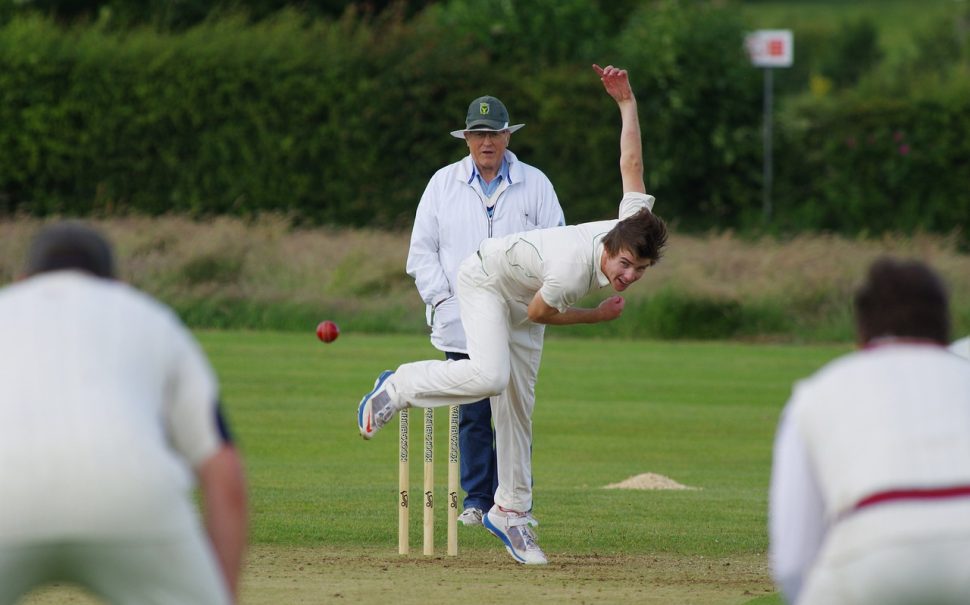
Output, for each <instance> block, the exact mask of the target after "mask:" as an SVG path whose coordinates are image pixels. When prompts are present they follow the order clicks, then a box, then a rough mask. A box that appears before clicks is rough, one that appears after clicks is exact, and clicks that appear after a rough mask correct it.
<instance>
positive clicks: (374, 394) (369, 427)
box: [357, 370, 400, 439]
mask: <svg viewBox="0 0 970 605" xmlns="http://www.w3.org/2000/svg"><path fill="white" fill-rule="evenodd" d="M392 374H394V372H393V371H392V370H384V371H383V372H381V375H380V376H378V377H377V380H375V381H374V388H373V389H371V392H370V393H367V394H366V395H364V397H363V399H361V400H360V405H358V406H357V428H359V429H360V435H361V437H363V438H364V439H370V438H371V437H373V436H374V433H376V432H377V431H379V430H381V427H383V426H384V425H385V424H387V423H388V421H389V420H390V419H391V418H392V417H393V416H394V413H395V412H397V411H398V410H399V409H400V408H399V406H398V405H396V404H395V403H394V400H393V399H392V398H391V394H390V393H388V392H387V387H388V384H387V379H388V378H390V377H391V375H392Z"/></svg>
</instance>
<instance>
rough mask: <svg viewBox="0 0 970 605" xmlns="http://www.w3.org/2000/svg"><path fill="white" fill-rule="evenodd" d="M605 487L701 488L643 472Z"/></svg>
mask: <svg viewBox="0 0 970 605" xmlns="http://www.w3.org/2000/svg"><path fill="white" fill-rule="evenodd" d="M603 489H692V490H693V489H700V488H699V487H690V486H687V485H683V484H681V483H677V482H676V481H674V480H673V479H671V478H670V477H665V476H663V475H658V474H656V473H641V474H639V475H634V476H633V477H630V478H628V479H624V480H623V481H620V482H619V483H610V484H609V485H606V486H604V487H603Z"/></svg>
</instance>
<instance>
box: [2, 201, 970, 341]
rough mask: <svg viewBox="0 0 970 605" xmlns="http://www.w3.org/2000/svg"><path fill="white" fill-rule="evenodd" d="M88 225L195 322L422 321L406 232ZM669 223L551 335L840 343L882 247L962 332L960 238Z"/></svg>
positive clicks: (181, 222)
mask: <svg viewBox="0 0 970 605" xmlns="http://www.w3.org/2000/svg"><path fill="white" fill-rule="evenodd" d="M42 224H43V223H42V222H40V221H38V220H35V219H18V220H4V221H0V281H2V282H9V281H11V280H13V279H15V278H16V277H17V276H18V274H19V273H20V272H21V268H22V264H23V258H24V254H25V250H26V247H27V244H28V241H29V239H30V237H31V236H32V235H33V234H34V233H35V232H36V230H37V229H38V228H39V227H40V226H41V225H42ZM93 224H94V225H95V226H96V227H97V228H99V229H100V230H102V231H103V232H104V233H105V234H106V235H107V236H108V237H109V238H110V239H111V240H112V241H113V242H114V243H115V245H116V249H117V252H118V257H119V263H118V264H119V271H120V276H121V278H122V279H124V280H126V281H128V282H131V283H132V284H134V285H136V286H137V287H139V288H142V289H144V290H146V291H147V292H149V293H151V294H153V295H155V296H157V297H158V298H160V299H162V300H163V301H165V302H167V303H169V304H170V305H172V306H173V307H174V308H175V309H176V310H178V311H179V312H180V313H181V314H182V316H183V317H184V318H185V319H186V321H187V322H188V323H189V324H190V325H192V326H193V327H208V328H250V329H267V328H268V329H279V330H297V331H299V330H312V329H313V327H314V326H316V324H317V322H319V321H320V320H322V319H325V318H330V319H334V320H335V321H337V322H338V323H340V324H341V327H342V328H343V329H344V330H345V331H347V330H350V331H358V332H399V333H421V332H423V331H425V330H426V327H425V325H424V306H423V303H422V302H421V300H420V299H419V297H418V294H417V291H416V290H415V288H414V284H413V281H412V280H411V278H410V277H409V276H408V275H407V274H406V273H405V272H404V264H405V259H406V257H407V249H408V240H409V234H408V233H407V232H379V231H367V230H350V229H340V230H336V229H326V228H316V229H306V228H300V227H295V226H293V225H292V224H291V222H290V221H288V220H287V219H286V218H285V217H280V216H264V217H262V218H260V219H259V220H255V221H243V220H239V219H233V218H219V219H215V220H210V221H193V220H190V219H187V218H183V217H176V216H170V217H164V218H159V219H148V218H141V217H126V218H111V219H102V220H95V221H93ZM673 231H674V233H673V235H672V236H671V239H670V243H669V246H668V250H667V253H666V255H665V257H664V258H663V259H662V261H661V262H660V263H659V264H658V265H657V266H656V267H653V268H651V269H650V270H649V271H648V272H647V275H646V277H644V279H643V280H642V282H641V283H639V284H637V285H636V286H634V287H633V288H632V289H631V291H630V292H628V293H627V295H626V296H627V299H628V307H627V309H626V312H625V314H624V317H623V318H621V319H620V320H619V321H616V322H611V323H609V324H603V325H596V326H574V327H568V328H561V329H558V330H551V331H550V334H564V335H573V336H611V337H635V338H662V339H675V338H692V339H712V338H713V339H716V338H742V339H758V340H775V341H846V340H848V339H850V338H851V314H850V309H849V301H850V299H851V294H852V291H853V289H854V287H855V286H856V284H857V283H858V282H859V280H860V279H861V277H862V276H863V274H864V272H865V269H866V267H867V265H868V264H869V263H870V262H871V261H872V260H873V259H875V258H876V257H878V256H879V255H882V254H893V255H897V256H901V257H912V258H920V259H923V260H924V261H926V262H928V263H930V264H931V265H932V266H933V267H935V268H936V269H937V270H938V271H939V272H940V273H941V274H942V275H943V276H944V278H945V279H946V280H947V282H948V284H949V286H950V288H951V293H952V300H953V308H954V316H955V320H956V321H955V324H956V333H955V336H956V335H959V334H963V333H967V332H970V256H968V255H967V254H965V253H963V252H961V251H960V250H959V249H958V246H957V243H956V242H957V238H956V237H940V236H932V235H917V236H914V237H902V236H893V235H885V236H881V237H870V238H865V239H847V238H843V237H837V236H829V235H811V236H809V235H803V236H797V237H793V238H790V239H784V240H779V239H775V238H770V237H763V238H758V239H747V238H743V237H739V236H737V235H735V234H733V233H731V232H725V233H712V234H708V235H706V236H691V235H680V234H678V233H677V232H676V229H674V230H673ZM604 295H605V293H598V294H594V295H591V296H590V297H589V298H588V300H586V301H584V304H595V303H596V302H597V301H598V300H599V299H601V298H603V296H604Z"/></svg>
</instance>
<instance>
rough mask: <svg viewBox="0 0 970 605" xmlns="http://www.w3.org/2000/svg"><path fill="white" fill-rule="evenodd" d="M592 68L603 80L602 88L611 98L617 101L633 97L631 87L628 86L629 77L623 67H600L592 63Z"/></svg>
mask: <svg viewBox="0 0 970 605" xmlns="http://www.w3.org/2000/svg"><path fill="white" fill-rule="evenodd" d="M593 70H594V71H595V72H596V74H597V75H598V76H599V77H600V81H601V82H603V88H605V89H606V92H607V93H609V95H610V96H611V97H613V99H614V100H615V101H616V102H617V103H619V102H621V101H626V100H629V99H632V98H633V89H632V88H630V78H629V76H628V75H627V73H626V70H625V69H620V68H618V67H613V66H612V65H607V66H606V67H600V66H599V65H596V64H595V63H594V64H593Z"/></svg>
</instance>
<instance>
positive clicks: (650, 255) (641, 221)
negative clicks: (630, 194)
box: [603, 208, 667, 263]
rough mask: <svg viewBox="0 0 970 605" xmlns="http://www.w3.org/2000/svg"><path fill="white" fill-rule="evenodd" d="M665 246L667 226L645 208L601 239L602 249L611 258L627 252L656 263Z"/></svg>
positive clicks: (624, 220) (620, 223)
mask: <svg viewBox="0 0 970 605" xmlns="http://www.w3.org/2000/svg"><path fill="white" fill-rule="evenodd" d="M666 244H667V225H666V224H665V223H664V221H663V219H662V218H660V217H659V216H657V215H656V214H654V213H653V212H650V211H649V210H647V209H646V208H644V209H643V210H640V212H637V213H636V214H634V215H633V216H630V217H627V218H625V219H623V220H622V221H620V222H618V223H617V224H616V225H615V226H614V227H613V228H612V229H610V232H609V233H607V234H606V236H605V237H604V238H603V248H604V249H605V250H606V253H607V254H608V255H610V256H611V257H613V256H616V255H617V254H619V253H620V250H629V251H630V252H632V253H633V254H635V255H637V257H639V258H643V259H649V260H651V261H653V262H654V263H656V262H657V261H658V260H660V257H661V256H663V248H664V246H665V245H666Z"/></svg>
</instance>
